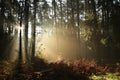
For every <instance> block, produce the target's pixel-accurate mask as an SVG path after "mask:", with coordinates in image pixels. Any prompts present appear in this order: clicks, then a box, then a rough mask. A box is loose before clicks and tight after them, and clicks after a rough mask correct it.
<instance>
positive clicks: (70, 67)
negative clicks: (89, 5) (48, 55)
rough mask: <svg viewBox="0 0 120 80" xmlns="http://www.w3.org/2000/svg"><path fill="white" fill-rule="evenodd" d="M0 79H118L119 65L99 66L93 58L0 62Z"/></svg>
mask: <svg viewBox="0 0 120 80" xmlns="http://www.w3.org/2000/svg"><path fill="white" fill-rule="evenodd" d="M0 80H120V66H118V64H117V65H109V66H99V65H97V64H96V63H95V61H94V60H91V61H86V60H75V61H73V62H70V63H66V62H64V61H59V62H54V63H47V62H46V61H45V60H43V59H40V58H37V57H36V58H35V59H34V61H28V62H26V63H23V62H21V61H15V62H11V63H10V62H9V61H1V62H0Z"/></svg>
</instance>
